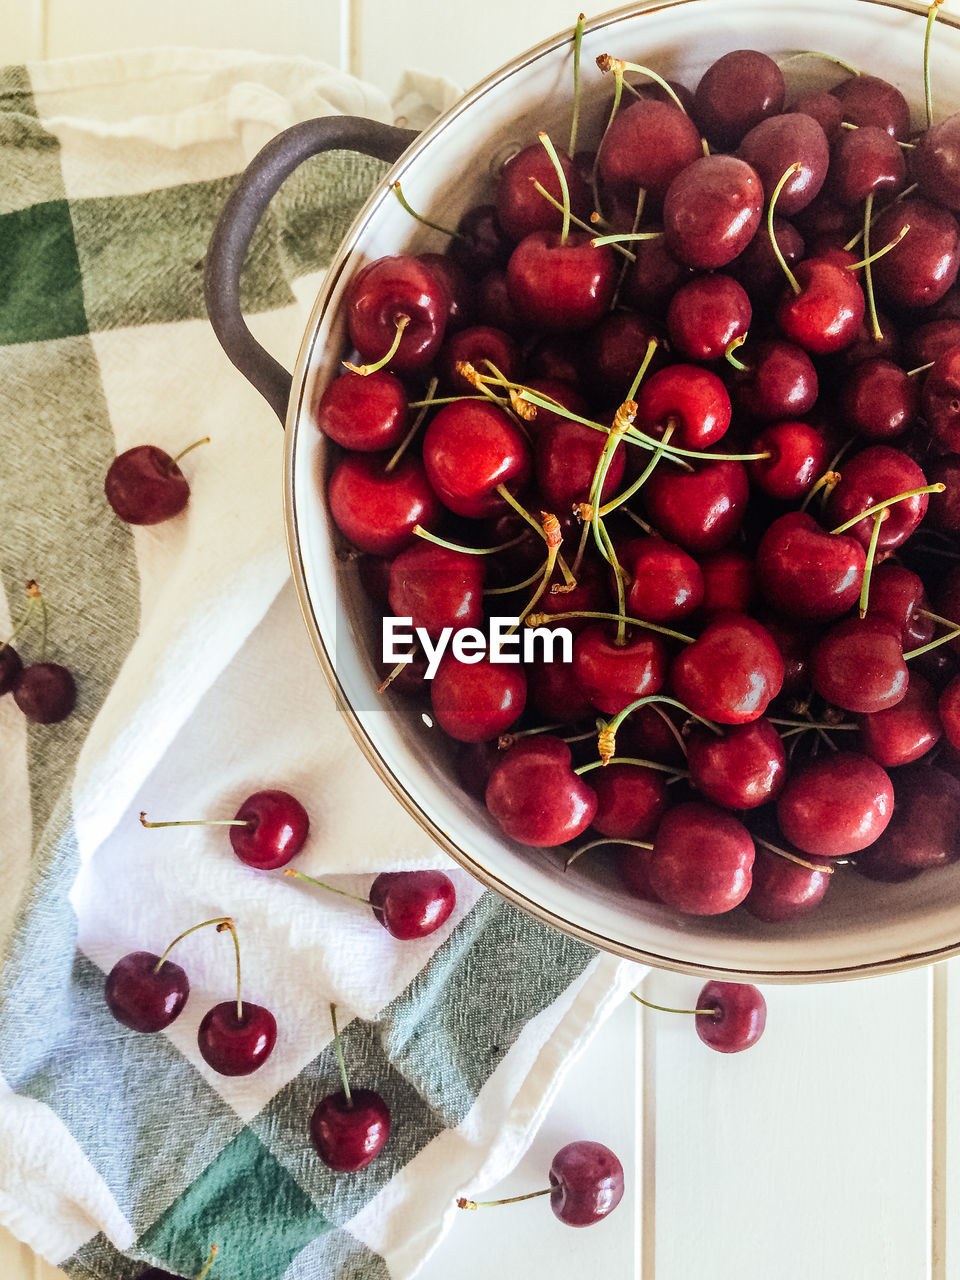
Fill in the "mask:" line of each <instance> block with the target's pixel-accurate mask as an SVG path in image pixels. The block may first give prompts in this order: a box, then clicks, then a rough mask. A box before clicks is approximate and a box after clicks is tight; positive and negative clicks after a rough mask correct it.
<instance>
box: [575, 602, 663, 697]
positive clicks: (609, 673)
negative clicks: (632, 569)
mask: <svg viewBox="0 0 960 1280" xmlns="http://www.w3.org/2000/svg"><path fill="white" fill-rule="evenodd" d="M628 635H629V633H628ZM573 670H574V674H575V675H576V677H577V683H578V684H579V685H580V688H581V689H582V690H583V692H584V694H585V695H586V696H587V698H589V700H590V702H591V703H592V704H593V706H595V707H596V708H597V710H598V711H603V712H605V713H606V714H607V715H616V713H617V712H618V711H622V710H623V708H624V707H626V706H628V705H629V704H630V703H631V702H635V701H636V699H637V698H645V697H646V696H647V694H650V693H656V692H657V691H658V690H659V689H661V688H662V687H663V682H664V680H665V679H666V674H667V651H666V647H665V645H664V643H663V640H662V639H661V637H660V636H659V635H657V634H656V633H655V632H653V631H643V630H641V629H639V628H638V629H636V630H635V631H634V632H633V634H632V635H630V638H629V639H627V640H626V642H625V643H624V644H622V645H618V644H617V642H616V631H615V629H614V628H612V627H610V626H609V625H608V624H607V623H602V622H600V623H594V624H592V625H591V626H589V627H587V628H586V630H584V631H581V633H580V634H579V635H578V636H577V637H576V639H575V640H574V642H573Z"/></svg>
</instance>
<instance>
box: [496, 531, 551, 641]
mask: <svg viewBox="0 0 960 1280" xmlns="http://www.w3.org/2000/svg"><path fill="white" fill-rule="evenodd" d="M543 531H544V533H545V534H546V538H547V559H546V563H545V564H544V566H543V573H542V574H541V576H540V582H539V584H538V586H537V589H536V591H534V593H533V595H532V596H531V598H530V600H529V601H528V602H527V606H526V608H525V609H524V611H523V613H521V614H520V617H519V618H518V619H517V620H516V622H515V623H514V624H513V626H512V627H511V628H510V630H509V631H508V632H507V635H509V636H512V635H513V633H514V632H515V631H516V629H517V627H519V626H520V625H521V623H522V622H523V620H524V618H526V617H527V615H528V614H529V613H530V612H531V610H532V609H533V607H534V605H535V604H536V603H537V601H538V600H539V599H540V597H541V596H542V595H543V593H544V592H545V591H546V589H547V587H548V586H549V585H550V579H551V578H552V577H553V571H554V569H555V568H556V567H557V555H558V553H559V551H560V542H561V533H560V521H559V520H558V519H557V517H556V516H555V515H552V514H550V513H549V512H547V511H544V512H543Z"/></svg>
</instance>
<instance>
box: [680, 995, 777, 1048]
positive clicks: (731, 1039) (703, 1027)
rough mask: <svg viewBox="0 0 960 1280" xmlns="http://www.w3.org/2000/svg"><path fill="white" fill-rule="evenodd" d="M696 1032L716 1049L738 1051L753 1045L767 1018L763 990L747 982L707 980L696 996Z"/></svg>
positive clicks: (705, 1042) (704, 1041) (761, 1033)
mask: <svg viewBox="0 0 960 1280" xmlns="http://www.w3.org/2000/svg"><path fill="white" fill-rule="evenodd" d="M697 1008H698V1009H713V1010H714V1012H713V1013H712V1014H703V1015H701V1016H698V1017H697V1019H696V1028H697V1035H698V1036H699V1037H700V1039H701V1040H702V1041H703V1043H704V1044H706V1045H709V1046H710V1048H711V1049H716V1051H717V1052H718V1053H740V1052H742V1051H743V1050H744V1049H749V1048H750V1047H751V1045H755V1044H756V1043H757V1041H758V1040H759V1039H760V1037H761V1036H762V1035H763V1029H764V1027H765V1026H766V1022H767V1002H766V1000H764V998H763V993H762V992H761V991H759V990H758V989H757V988H756V987H754V986H751V984H750V983H747V982H708V983H707V984H706V985H705V986H704V987H703V989H702V990H701V992H700V994H699V995H698V996H697Z"/></svg>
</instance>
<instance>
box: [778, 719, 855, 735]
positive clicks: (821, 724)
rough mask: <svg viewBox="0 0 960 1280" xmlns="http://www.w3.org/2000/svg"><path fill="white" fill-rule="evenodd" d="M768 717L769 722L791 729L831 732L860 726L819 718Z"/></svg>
mask: <svg viewBox="0 0 960 1280" xmlns="http://www.w3.org/2000/svg"><path fill="white" fill-rule="evenodd" d="M768 719H769V721H770V724H775V725H777V726H778V727H779V726H784V727H788V728H791V729H829V730H830V731H831V732H833V730H834V729H847V730H853V729H859V728H860V726H859V725H858V724H827V723H826V721H820V720H775V719H774V718H773V717H772V716H770V717H768Z"/></svg>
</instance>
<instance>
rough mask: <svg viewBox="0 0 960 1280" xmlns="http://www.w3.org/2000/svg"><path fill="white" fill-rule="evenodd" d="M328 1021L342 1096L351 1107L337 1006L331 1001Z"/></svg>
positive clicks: (351, 1100)
mask: <svg viewBox="0 0 960 1280" xmlns="http://www.w3.org/2000/svg"><path fill="white" fill-rule="evenodd" d="M330 1021H331V1022H332V1023H333V1047H334V1049H335V1050H336V1053H337V1066H338V1067H339V1068H340V1079H341V1080H342V1081H343V1096H344V1097H345V1098H346V1100H347V1106H348V1108H352V1107H353V1095H352V1094H351V1092H350V1081H349V1079H348V1078H347V1064H346V1063H345V1062H344V1060H343V1045H342V1044H341V1043H340V1028H339V1027H338V1026H337V1006H336V1005H335V1004H333V1003H332V1002H331V1005H330Z"/></svg>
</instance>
